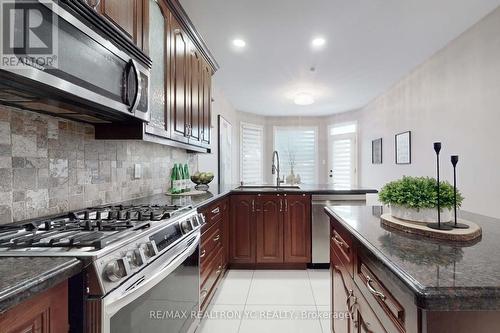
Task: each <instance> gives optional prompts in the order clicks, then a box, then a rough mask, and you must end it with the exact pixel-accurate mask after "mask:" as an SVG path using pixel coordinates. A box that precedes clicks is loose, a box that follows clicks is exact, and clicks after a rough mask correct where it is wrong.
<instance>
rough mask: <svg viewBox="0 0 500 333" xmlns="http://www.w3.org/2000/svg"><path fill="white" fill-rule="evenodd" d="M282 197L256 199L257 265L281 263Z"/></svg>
mask: <svg viewBox="0 0 500 333" xmlns="http://www.w3.org/2000/svg"><path fill="white" fill-rule="evenodd" d="M283 205H284V204H283V197H282V196H280V195H262V196H259V197H257V201H256V210H257V263H282V262H283V213H282V211H283Z"/></svg>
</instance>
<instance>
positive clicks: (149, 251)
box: [139, 242, 158, 258]
mask: <svg viewBox="0 0 500 333" xmlns="http://www.w3.org/2000/svg"><path fill="white" fill-rule="evenodd" d="M139 249H141V250H142V252H144V255H145V256H146V257H147V258H151V257H154V256H155V255H156V254H157V253H158V251H157V250H156V247H155V246H154V245H153V243H151V242H149V243H143V244H141V245H140V246H139Z"/></svg>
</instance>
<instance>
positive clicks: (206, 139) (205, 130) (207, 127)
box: [201, 60, 212, 146]
mask: <svg viewBox="0 0 500 333" xmlns="http://www.w3.org/2000/svg"><path fill="white" fill-rule="evenodd" d="M202 80H203V84H202V88H203V89H202V93H203V97H202V106H201V107H202V111H201V122H202V124H201V143H202V145H203V146H210V137H211V131H212V69H211V67H210V65H208V63H207V62H206V61H204V60H203V73H202Z"/></svg>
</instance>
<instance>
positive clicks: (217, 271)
mask: <svg viewBox="0 0 500 333" xmlns="http://www.w3.org/2000/svg"><path fill="white" fill-rule="evenodd" d="M220 272H222V266H221V265H219V267H217V270H216V271H215V274H217V275H219V274H220Z"/></svg>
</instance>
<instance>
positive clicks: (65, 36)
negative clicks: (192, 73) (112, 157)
mask: <svg viewBox="0 0 500 333" xmlns="http://www.w3.org/2000/svg"><path fill="white" fill-rule="evenodd" d="M5 3H6V4H9V3H13V5H12V6H10V7H9V6H5ZM1 4H2V17H4V18H8V19H9V20H11V21H12V22H5V20H4V23H3V24H2V29H9V28H11V29H12V31H5V30H4V31H2V35H3V38H4V39H5V38H11V39H12V40H9V41H5V40H3V41H2V45H1V46H2V52H1V56H2V64H1V66H0V67H1V69H0V79H1V80H0V103H2V104H10V105H14V106H19V107H22V108H24V109H29V110H33V111H38V112H42V113H49V114H56V115H57V116H62V117H65V118H70V119H74V120H79V121H86V122H90V123H106V122H117V121H149V117H150V116H149V80H150V68H151V62H150V60H149V58H148V57H147V56H145V55H141V53H140V52H137V50H134V47H135V46H133V44H132V42H130V44H131V45H127V43H123V42H121V43H116V42H115V41H114V40H113V38H116V36H113V35H114V34H113V33H112V32H109V31H112V30H109V29H108V31H107V32H106V29H102V27H101V26H100V24H106V23H105V22H104V21H99V15H97V13H95V12H94V11H93V10H92V8H90V7H89V6H87V5H86V4H84V3H83V2H80V1H79V0H59V1H55V0H36V1H32V0H30V1H22V0H21V1H20V0H16V1H2V2H1ZM8 11H9V12H8ZM30 22H31V23H30ZM33 22H35V23H33ZM98 23H99V24H98ZM33 26H35V28H36V29H34V28H33ZM16 29H17V30H16ZM24 30H28V31H24ZM20 31H21V33H19V32H20ZM23 31H24V32H23ZM30 36H31V39H30V40H27V39H28V38H30ZM32 40H35V41H36V42H37V43H38V44H42V45H45V44H50V46H51V47H52V49H51V50H50V51H48V52H47V51H45V52H46V53H50V52H51V54H48V55H47V54H45V55H42V56H41V57H42V58H40V59H41V60H40V59H38V58H36V57H37V56H39V55H40V54H41V52H39V51H37V49H36V48H34V49H30V50H28V51H27V47H30V46H29V45H28V46H26V45H25V44H26V43H31V42H32ZM45 40H48V42H47V43H45V44H44V41H45ZM9 45H10V49H9ZM15 46H17V48H16V47H15ZM136 49H137V48H136ZM130 50H132V51H135V52H131V51H130ZM27 54H29V56H27ZM33 54H34V56H33ZM43 56H46V57H47V56H48V57H51V58H43ZM9 57H10V58H9ZM33 59H35V60H33ZM46 59H49V60H50V59H52V60H53V61H52V60H51V61H47V60H46ZM12 60H13V61H12Z"/></svg>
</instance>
